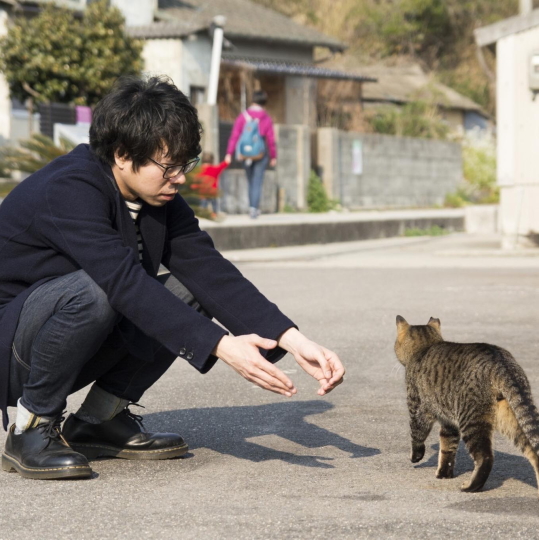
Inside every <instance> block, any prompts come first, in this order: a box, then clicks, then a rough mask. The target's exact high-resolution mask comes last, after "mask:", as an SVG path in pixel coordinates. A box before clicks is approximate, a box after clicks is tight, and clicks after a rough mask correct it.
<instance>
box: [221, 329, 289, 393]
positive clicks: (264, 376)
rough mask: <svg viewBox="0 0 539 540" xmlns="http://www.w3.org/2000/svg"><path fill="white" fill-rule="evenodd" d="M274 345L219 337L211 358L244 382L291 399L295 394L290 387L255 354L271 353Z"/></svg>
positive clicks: (246, 338)
mask: <svg viewBox="0 0 539 540" xmlns="http://www.w3.org/2000/svg"><path fill="white" fill-rule="evenodd" d="M276 346H277V342H276V341H275V340H273V339H266V338H263V337H260V336H258V335H257V334H249V335H245V336H235V337H234V336H223V337H222V338H221V340H220V341H219V343H218V344H217V346H216V347H215V349H214V351H213V354H214V355H215V356H217V357H218V358H220V359H221V360H223V362H225V363H226V364H228V365H229V366H230V367H231V368H232V369H234V370H235V371H236V372H238V373H239V374H240V375H241V376H242V377H244V378H245V379H247V380H248V381H250V382H252V383H254V384H256V385H257V386H260V388H264V389H265V390H270V391H271V392H275V393H276V394H282V395H283V396H287V397H291V396H292V395H293V394H295V393H296V392H297V390H296V388H295V386H294V383H293V382H292V381H291V380H290V379H289V378H288V377H287V376H286V375H285V374H284V373H283V372H282V371H281V370H280V369H278V368H276V367H275V366H274V365H273V364H272V363H271V362H268V361H267V360H266V359H265V358H264V357H263V356H262V355H261V354H260V351H259V350H258V349H259V347H260V348H261V349H274V348H275V347H276Z"/></svg>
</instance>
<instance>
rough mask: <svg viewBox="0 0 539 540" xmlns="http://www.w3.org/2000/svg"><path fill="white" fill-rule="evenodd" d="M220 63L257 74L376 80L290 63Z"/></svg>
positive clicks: (249, 60) (230, 61) (225, 60)
mask: <svg viewBox="0 0 539 540" xmlns="http://www.w3.org/2000/svg"><path fill="white" fill-rule="evenodd" d="M222 63H223V64H225V65H229V66H241V67H246V68H247V69H252V70H253V71H256V72H258V73H274V74H283V75H296V76H300V77H312V78H315V79H334V80H335V79H336V80H347V81H358V82H376V79H373V78H371V77H365V76H363V75H358V74H356V73H348V72H346V71H339V70H335V69H329V68H325V67H318V66H312V65H305V64H297V63H292V62H271V61H267V60H254V59H248V58H239V59H238V58H234V59H232V58H223V60H222Z"/></svg>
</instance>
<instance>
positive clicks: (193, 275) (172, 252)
mask: <svg viewBox="0 0 539 540" xmlns="http://www.w3.org/2000/svg"><path fill="white" fill-rule="evenodd" d="M167 210H168V213H167V220H168V232H169V238H168V241H167V246H166V250H165V259H164V261H163V264H164V265H165V266H166V267H167V268H168V269H169V270H170V271H171V272H172V274H173V275H174V276H175V277H176V278H178V279H179V280H180V281H181V282H182V283H183V284H184V285H185V286H186V287H187V288H188V289H189V290H190V291H191V292H192V294H193V295H194V296H195V298H196V299H197V300H198V302H199V303H200V304H201V305H202V307H203V308H204V309H206V310H207V311H208V312H209V313H211V314H212V315H213V317H215V318H216V319H217V320H218V321H219V322H220V323H221V324H223V325H224V326H225V327H226V328H227V329H228V330H230V332H232V334H234V335H243V334H251V333H255V334H258V335H260V336H262V337H265V338H270V339H277V338H278V337H279V336H280V335H281V334H282V333H283V332H284V331H285V330H288V329H289V328H292V327H295V324H294V323H293V322H292V321H291V320H290V319H289V318H288V317H286V316H285V315H284V314H283V313H281V311H280V310H279V309H278V308H277V306H276V305H275V304H273V303H272V302H270V301H269V300H268V299H267V298H266V297H265V296H264V295H263V294H262V293H261V292H260V291H259V290H258V289H257V288H256V287H255V286H254V285H253V284H252V283H251V282H250V281H249V280H248V279H246V278H245V277H244V276H243V275H242V274H241V273H240V271H239V270H238V269H237V268H236V267H235V266H234V265H233V264H232V263H231V262H229V261H228V260H226V259H225V258H224V257H223V256H222V255H221V254H220V253H219V252H218V251H217V250H216V249H215V247H214V245H213V242H212V240H211V238H210V237H209V235H208V234H207V233H206V232H203V231H201V230H200V228H199V227H198V222H197V220H196V218H195V217H194V214H193V211H192V210H191V209H190V208H189V207H188V206H187V203H186V202H185V201H184V200H183V199H182V198H181V197H179V196H178V197H176V199H175V200H174V201H172V202H170V203H169V207H168V209H167ZM262 353H263V354H264V355H265V356H266V358H267V359H268V360H270V361H272V362H273V361H277V360H279V359H280V358H282V357H283V356H284V355H285V354H286V351H284V350H283V349H281V348H279V347H277V348H276V349H274V350H273V351H268V352H267V353H265V352H264V351H262Z"/></svg>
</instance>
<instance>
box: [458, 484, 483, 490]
mask: <svg viewBox="0 0 539 540" xmlns="http://www.w3.org/2000/svg"><path fill="white" fill-rule="evenodd" d="M482 488H483V484H478V483H477V482H476V483H473V482H464V484H462V486H460V491H464V492H465V493H474V492H476V491H481V489H482Z"/></svg>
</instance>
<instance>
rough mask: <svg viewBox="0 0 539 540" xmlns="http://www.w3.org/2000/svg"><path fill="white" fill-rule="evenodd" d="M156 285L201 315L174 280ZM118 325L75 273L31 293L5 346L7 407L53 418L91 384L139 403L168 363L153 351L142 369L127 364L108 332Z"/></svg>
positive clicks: (162, 352) (169, 358)
mask: <svg viewBox="0 0 539 540" xmlns="http://www.w3.org/2000/svg"><path fill="white" fill-rule="evenodd" d="M158 279H159V281H161V282H162V283H163V285H164V286H165V287H167V289H169V290H171V291H172V292H173V293H174V294H175V295H176V296H178V297H179V298H181V299H182V300H183V301H184V302H186V303H188V304H189V305H191V306H192V307H193V308H194V309H198V310H200V311H202V310H201V308H200V306H199V304H198V303H197V302H196V300H195V299H194V298H193V296H192V295H191V293H190V292H189V291H188V290H187V289H186V288H185V287H184V286H183V285H182V284H181V283H180V282H179V281H178V280H177V279H176V278H174V277H173V276H171V275H170V274H166V275H163V276H159V277H158ZM120 319H121V317H120V316H119V315H118V313H117V312H116V311H114V310H113V309H112V308H111V306H110V304H109V302H108V299H107V296H106V294H105V293H104V292H103V290H102V289H101V288H100V287H99V286H98V285H97V284H96V283H95V282H94V281H93V280H92V279H91V278H90V277H89V276H88V274H86V272H84V271H83V270H79V271H77V272H74V273H72V274H68V275H65V276H62V277H59V278H56V279H54V280H51V281H49V282H47V283H45V284H44V285H42V286H41V287H39V288H38V289H36V290H35V291H34V292H33V293H32V294H31V295H30V296H29V297H28V299H27V300H26V302H25V304H24V307H23V310H22V312H21V316H20V318H19V324H18V327H17V331H16V334H15V338H14V342H13V348H12V356H11V366H10V368H11V369H10V379H9V405H10V406H16V404H17V400H18V399H19V398H21V404H22V405H23V406H24V407H25V408H26V409H28V410H29V411H30V412H32V413H34V414H36V415H38V416H57V415H59V414H60V413H61V412H62V411H63V410H64V408H65V406H66V399H67V396H68V395H69V394H72V393H73V392H76V391H77V390H80V389H81V388H83V387H84V386H86V385H88V384H90V383H91V382H93V381H97V384H98V386H99V387H101V388H102V389H103V390H106V391H107V392H110V393H111V394H113V395H115V396H117V397H119V398H122V399H127V400H129V401H134V402H136V401H139V400H140V398H141V397H142V395H143V394H144V392H145V391H146V390H147V389H148V388H150V386H152V385H153V384H154V383H155V382H156V381H157V380H158V379H159V378H160V377H161V376H162V375H163V373H165V371H166V370H167V369H168V368H169V367H170V365H171V364H172V363H173V362H174V360H175V358H176V355H175V354H173V353H171V352H170V351H168V350H167V349H166V348H165V347H161V348H159V349H158V350H157V352H156V353H155V356H154V358H153V360H151V361H148V362H145V361H143V360H140V359H138V358H136V357H134V356H132V355H131V354H130V353H129V352H128V351H127V349H126V348H125V345H124V344H123V342H122V340H121V339H118V334H117V332H115V331H114V330H115V327H116V325H117V324H118V323H119V321H120Z"/></svg>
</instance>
